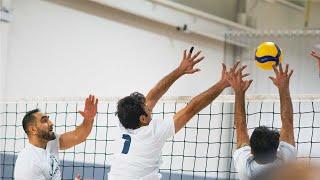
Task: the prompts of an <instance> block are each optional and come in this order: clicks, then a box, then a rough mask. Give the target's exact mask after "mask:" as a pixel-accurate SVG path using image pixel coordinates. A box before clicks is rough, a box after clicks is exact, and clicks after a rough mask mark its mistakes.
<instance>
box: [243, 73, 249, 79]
mask: <svg viewBox="0 0 320 180" xmlns="http://www.w3.org/2000/svg"><path fill="white" fill-rule="evenodd" d="M249 75H250V73H246V74H243V75H242V77H241V78H245V77H247V76H249Z"/></svg>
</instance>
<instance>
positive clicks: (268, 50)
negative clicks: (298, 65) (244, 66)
mask: <svg viewBox="0 0 320 180" xmlns="http://www.w3.org/2000/svg"><path fill="white" fill-rule="evenodd" d="M282 59H283V58H282V52H281V49H280V48H279V46H278V45H277V44H275V43H273V42H264V43H261V44H260V45H259V46H258V47H257V49H256V52H255V60H256V65H257V66H258V67H259V68H261V69H263V70H271V69H272V66H273V65H274V64H276V65H278V64H279V63H281V62H282Z"/></svg>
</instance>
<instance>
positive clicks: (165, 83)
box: [146, 47, 204, 111]
mask: <svg viewBox="0 0 320 180" xmlns="http://www.w3.org/2000/svg"><path fill="white" fill-rule="evenodd" d="M192 51H193V47H192V48H191V49H190V51H189V53H188V54H187V52H186V50H185V51H184V52H183V59H182V61H181V63H180V66H179V67H178V68H176V69H175V70H173V71H172V72H171V73H170V74H168V75H167V76H165V77H164V78H163V79H161V80H160V81H159V82H158V83H157V84H156V85H155V86H154V87H153V88H152V89H151V90H150V91H149V93H148V94H147V96H146V104H147V106H148V108H149V109H150V110H151V111H152V109H153V108H154V106H155V105H156V104H157V102H158V101H159V99H160V98H161V97H162V96H163V95H164V94H165V93H166V92H167V91H168V89H169V88H170V87H171V85H172V84H173V83H174V82H175V81H176V80H177V79H179V78H180V77H181V76H182V75H184V74H193V73H195V72H198V71H200V69H197V68H196V69H194V66H195V65H196V64H198V63H199V62H200V61H202V60H203V59H204V57H200V58H197V57H198V56H199V55H200V53H201V51H199V52H197V53H196V54H195V55H193V56H192Z"/></svg>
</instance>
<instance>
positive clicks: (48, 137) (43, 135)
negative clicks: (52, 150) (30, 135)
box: [38, 130, 56, 141]
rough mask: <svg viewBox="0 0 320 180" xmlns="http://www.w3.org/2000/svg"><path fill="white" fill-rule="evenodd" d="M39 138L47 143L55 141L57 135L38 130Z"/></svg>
mask: <svg viewBox="0 0 320 180" xmlns="http://www.w3.org/2000/svg"><path fill="white" fill-rule="evenodd" d="M38 137H39V138H41V139H45V140H47V141H51V140H55V139H56V135H55V134H54V132H53V131H49V132H48V131H43V130H38Z"/></svg>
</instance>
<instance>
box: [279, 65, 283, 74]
mask: <svg viewBox="0 0 320 180" xmlns="http://www.w3.org/2000/svg"><path fill="white" fill-rule="evenodd" d="M279 71H280V73H281V74H283V69H282V63H279Z"/></svg>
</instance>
